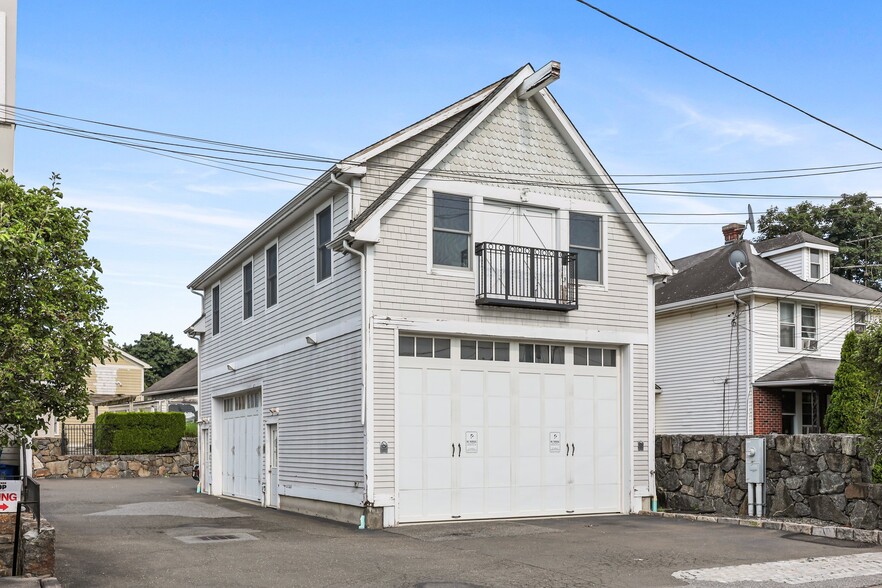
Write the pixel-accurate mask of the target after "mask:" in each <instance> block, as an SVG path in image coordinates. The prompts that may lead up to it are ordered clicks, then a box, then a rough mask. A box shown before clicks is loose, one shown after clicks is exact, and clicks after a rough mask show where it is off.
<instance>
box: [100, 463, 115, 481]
mask: <svg viewBox="0 0 882 588" xmlns="http://www.w3.org/2000/svg"><path fill="white" fill-rule="evenodd" d="M101 477H102V478H118V477H119V468H117V467H116V466H110V467H109V468H107V469H106V470H104V471H103V472H101Z"/></svg>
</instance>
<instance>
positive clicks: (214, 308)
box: [211, 282, 221, 337]
mask: <svg viewBox="0 0 882 588" xmlns="http://www.w3.org/2000/svg"><path fill="white" fill-rule="evenodd" d="M220 287H221V285H220V282H217V283H215V284H213V285H212V286H211V336H212V337H214V336H215V335H220Z"/></svg>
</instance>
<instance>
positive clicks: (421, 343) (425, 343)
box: [416, 337, 432, 357]
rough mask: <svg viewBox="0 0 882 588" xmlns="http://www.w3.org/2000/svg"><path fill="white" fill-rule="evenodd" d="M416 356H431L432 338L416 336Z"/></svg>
mask: <svg viewBox="0 0 882 588" xmlns="http://www.w3.org/2000/svg"><path fill="white" fill-rule="evenodd" d="M416 356H417V357H432V339H431V338H429V337H417V340H416Z"/></svg>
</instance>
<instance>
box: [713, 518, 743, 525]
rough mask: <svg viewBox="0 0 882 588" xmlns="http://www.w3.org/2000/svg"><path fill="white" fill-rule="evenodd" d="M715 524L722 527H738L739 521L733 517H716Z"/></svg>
mask: <svg viewBox="0 0 882 588" xmlns="http://www.w3.org/2000/svg"><path fill="white" fill-rule="evenodd" d="M717 522H718V523H722V524H724V525H740V524H741V519H738V518H735V517H717Z"/></svg>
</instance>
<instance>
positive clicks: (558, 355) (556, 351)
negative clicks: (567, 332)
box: [551, 345, 566, 365]
mask: <svg viewBox="0 0 882 588" xmlns="http://www.w3.org/2000/svg"><path fill="white" fill-rule="evenodd" d="M565 356H566V352H565V351H564V348H563V347H562V346H560V345H552V346H551V363H556V364H559V365H563V363H564V358H565Z"/></svg>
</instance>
